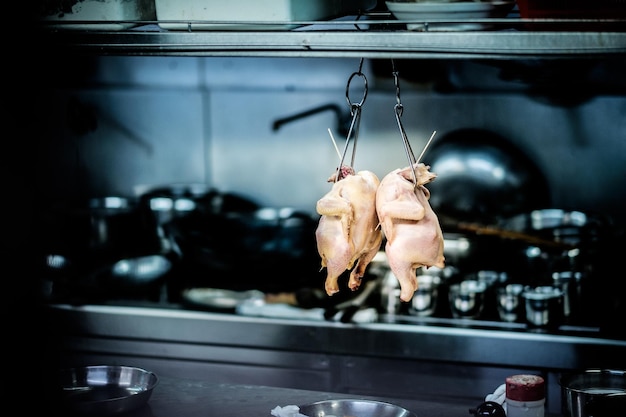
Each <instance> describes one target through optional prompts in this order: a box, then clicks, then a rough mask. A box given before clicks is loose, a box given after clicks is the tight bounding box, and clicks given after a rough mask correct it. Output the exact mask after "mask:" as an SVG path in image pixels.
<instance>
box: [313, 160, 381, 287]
mask: <svg viewBox="0 0 626 417" xmlns="http://www.w3.org/2000/svg"><path fill="white" fill-rule="evenodd" d="M342 173H345V171H344V170H342ZM328 181H329V182H334V181H335V175H333V176H331V177H330V178H329V179H328ZM379 183H380V181H379V179H378V177H377V176H376V174H374V173H373V172H370V171H359V172H357V173H356V174H353V173H348V174H347V175H345V176H343V177H341V179H340V180H338V181H336V182H334V184H333V187H332V189H331V190H330V191H329V192H328V193H327V194H326V195H324V196H323V197H322V198H321V199H319V200H318V202H317V205H316V210H317V213H318V214H320V215H321V217H320V220H319V224H318V227H317V230H316V232H315V238H316V240H317V251H318V253H319V255H320V257H321V261H322V268H324V267H326V269H327V276H326V282H325V290H326V293H327V294H328V295H333V294H335V293H337V292H338V291H339V285H338V282H337V280H338V278H339V276H340V275H341V274H342V273H343V272H344V271H346V270H350V269H351V270H352V271H351V272H350V279H349V281H348V287H349V288H350V289H351V290H353V291H354V290H356V289H358V288H359V286H360V285H361V279H362V277H363V275H364V274H365V270H366V268H367V266H368V265H369V263H370V262H371V261H372V259H373V258H374V256H375V255H376V253H377V252H378V249H379V248H380V245H381V243H382V239H383V234H382V230H381V229H380V228H379V227H378V216H377V214H376V190H377V189H378V185H379Z"/></svg>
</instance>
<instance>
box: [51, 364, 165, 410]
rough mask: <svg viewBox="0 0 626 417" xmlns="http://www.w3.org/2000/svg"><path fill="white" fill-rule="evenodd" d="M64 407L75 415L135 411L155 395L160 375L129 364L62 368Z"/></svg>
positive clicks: (62, 400)
mask: <svg viewBox="0 0 626 417" xmlns="http://www.w3.org/2000/svg"><path fill="white" fill-rule="evenodd" d="M60 382H61V406H62V407H63V408H64V409H65V410H67V411H69V412H71V413H75V414H84V415H87V414H88V415H101V416H102V415H113V414H119V413H123V412H126V411H130V410H134V409H136V408H139V407H140V406H142V405H144V404H145V403H146V402H147V401H148V400H149V399H150V397H151V396H152V390H153V389H154V387H155V386H156V385H157V383H158V378H157V376H156V375H155V374H154V373H152V372H148V371H146V370H143V369H140V368H134V367H129V366H104V365H101V366H86V367H82V368H70V369H64V370H62V371H61V381H60Z"/></svg>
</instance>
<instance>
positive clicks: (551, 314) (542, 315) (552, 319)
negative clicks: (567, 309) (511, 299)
mask: <svg viewBox="0 0 626 417" xmlns="http://www.w3.org/2000/svg"><path fill="white" fill-rule="evenodd" d="M522 297H523V298H524V300H525V304H524V307H525V309H526V322H527V323H528V324H529V325H530V326H535V327H546V328H547V327H549V328H556V327H558V326H559V325H561V324H562V321H563V291H561V290H560V289H558V288H556V287H552V286H547V285H546V286H539V287H535V288H532V287H529V286H527V287H525V288H524V291H523V292H522Z"/></svg>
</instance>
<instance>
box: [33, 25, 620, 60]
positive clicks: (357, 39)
mask: <svg viewBox="0 0 626 417" xmlns="http://www.w3.org/2000/svg"><path fill="white" fill-rule="evenodd" d="M437 22H439V23H441V21H433V22H430V23H437ZM447 22H455V21H447ZM463 22H464V23H482V24H486V23H489V24H490V25H491V26H490V29H491V30H479V31H458V32H437V31H410V30H406V26H405V25H406V23H411V22H404V21H348V22H346V21H342V22H341V25H337V24H336V23H337V22H333V23H335V24H333V25H331V24H330V22H326V23H324V22H299V23H314V24H311V25H308V26H307V25H303V26H300V27H299V28H298V29H283V30H278V29H273V30H254V31H241V30H238V31H234V30H212V31H198V30H194V29H193V28H194V27H195V26H194V24H195V23H197V22H194V23H193V24H192V23H191V22H189V30H188V31H172V30H162V29H160V28H159V26H158V22H150V23H149V24H147V25H144V26H142V27H138V28H134V29H132V30H125V31H102V30H91V29H89V30H69V29H65V28H63V27H58V25H57V26H52V27H45V28H43V32H42V33H41V35H42V38H41V39H42V40H43V42H44V44H45V45H46V47H47V49H48V50H52V51H55V52H56V51H61V52H63V51H68V52H71V53H76V52H79V53H92V54H98V55H155V56H159V55H161V56H163V55H165V56H166V55H176V56H265V57H363V58H433V59H438V58H446V59H447V58H491V59H520V58H521V59H524V58H534V57H539V58H598V57H604V56H616V55H623V54H626V32H624V31H615V28H616V27H619V26H617V25H618V23H616V22H615V21H601V22H598V21H596V22H589V21H581V22H580V28H582V30H580V31H557V30H537V31H531V30H525V29H524V28H526V26H524V25H528V24H530V23H529V21H522V20H520V19H475V20H471V21H463ZM531 22H535V23H533V24H534V25H539V24H541V25H545V24H551V26H537V27H539V28H541V27H544V28H552V29H554V28H558V27H560V26H559V25H560V24H563V22H562V21H553V20H551V21H547V22H546V21H542V22H541V23H538V22H536V21H535V20H533V21H531ZM412 23H415V22H412ZM418 23H419V22H418ZM621 23H622V24H623V26H624V27H626V21H624V22H621ZM567 24H568V25H572V24H574V23H572V21H567ZM577 27H578V26H577ZM350 28H352V29H350ZM357 28H358V29H357ZM362 28H365V29H362ZM585 28H589V29H593V30H586V29H585ZM603 28H607V29H608V30H606V31H604V30H598V29H603ZM94 29H97V27H96V28H94ZM610 30H613V31H610ZM51 48H52V49H51Z"/></svg>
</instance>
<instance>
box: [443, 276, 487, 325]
mask: <svg viewBox="0 0 626 417" xmlns="http://www.w3.org/2000/svg"><path fill="white" fill-rule="evenodd" d="M486 289H487V286H486V284H485V283H484V282H481V281H475V280H465V281H462V282H461V283H459V284H453V285H450V289H449V292H448V300H449V302H450V311H451V312H452V316H453V317H454V318H457V319H477V318H480V315H481V313H482V311H483V305H484V298H485V290H486Z"/></svg>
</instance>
